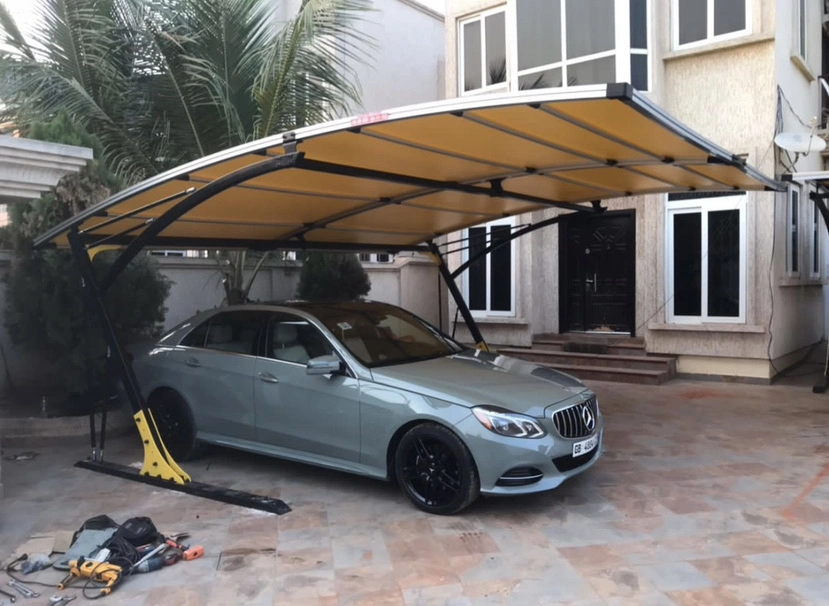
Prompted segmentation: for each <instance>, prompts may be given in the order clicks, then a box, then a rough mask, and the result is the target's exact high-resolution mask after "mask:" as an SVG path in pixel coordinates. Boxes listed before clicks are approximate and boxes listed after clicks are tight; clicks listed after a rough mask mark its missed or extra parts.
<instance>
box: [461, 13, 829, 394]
mask: <svg viewBox="0 0 829 606" xmlns="http://www.w3.org/2000/svg"><path fill="white" fill-rule="evenodd" d="M503 4H504V3H503V2H492V1H487V0H447V7H446V8H447V10H446V15H447V18H446V92H447V96H456V95H457V19H458V18H461V17H464V16H467V15H470V14H474V13H476V12H479V11H481V10H485V9H488V8H494V7H496V6H499V5H503ZM810 4H814V5H815V6H812V7H810V10H814V11H817V10H818V6H817V4H818V3H814V2H813V3H810ZM669 11H670V3H669V2H661V1H657V0H651V17H652V23H651V31H652V49H651V69H652V72H653V80H652V81H653V84H654V86H653V90H652V92H651V93H649V94H648V96H649V97H650V98H651V99H653V100H654V101H655V102H657V103H658V104H659V105H661V106H662V107H664V108H665V109H666V110H667V111H668V113H670V114H671V115H673V116H675V117H676V118H678V119H679V120H681V121H682V122H684V123H685V124H687V125H688V126H690V127H691V128H693V129H694V130H696V131H698V132H699V133H700V134H702V135H703V136H706V137H708V138H710V139H711V140H713V141H714V142H715V143H717V144H719V145H720V146H722V147H724V148H726V149H728V150H729V151H732V152H733V153H738V154H746V155H747V156H748V162H749V163H750V164H752V165H753V166H755V167H757V168H759V169H760V170H761V171H763V172H764V173H765V174H768V175H775V174H779V173H780V172H781V171H780V167H779V166H778V164H777V162H776V155H775V148H774V146H773V142H772V140H773V137H774V134H775V117H776V112H777V108H778V95H777V86H778V84H779V85H780V87H781V89H782V91H783V93H784V94H785V95H786V96H787V97H788V98H789V99H790V100H791V99H794V101H793V105H794V108H795V110H796V111H797V112H798V113H799V114H800V115H801V116H806V117H807V119H808V117H811V115H815V114H816V112H817V111H818V105H817V100H818V95H817V91H816V86H817V82H816V81H809V79H808V78H807V77H806V76H805V75H804V72H803V70H802V69H799V68H798V66H797V65H796V64H795V63H793V62H792V61H791V58H790V55H791V52H790V51H791V48H792V35H791V32H792V14H793V13H792V6H791V2H790V0H754V1H753V2H752V4H751V19H750V22H751V24H752V33H751V34H750V35H748V36H744V37H742V38H738V39H734V40H730V41H724V42H720V43H715V44H710V45H706V46H704V47H700V48H696V49H690V50H682V51H674V50H673V49H672V48H671V39H670V35H671V29H670V12H669ZM811 17H815V18H814V19H812V18H811ZM809 21H810V24H811V25H810V27H811V28H812V30H813V31H812V32H811V44H812V46H811V47H810V50H809V54H810V56H811V58H813V59H814V58H819V57H820V20H819V15H816V14H815V15H810V20H809ZM508 22H509V16H508ZM812 67H813V70H815V73H817V72H818V71H819V70H818V67H819V66H818V65H812ZM791 123H792V118H789V120H788V121H786V120H785V119H784V127H785V126H788V125H791ZM821 168H822V166H821V165H820V158H819V157H818V156H817V154H812V157H811V158H805V159H801V160H800V161H799V162H798V165H797V169H798V170H819V169H821ZM606 205H607V206H608V208H609V209H614V210H615V209H627V208H633V209H635V212H636V240H637V261H636V302H637V303H636V332H637V334H638V335H641V336H645V338H646V343H647V347H648V350H649V351H653V352H660V353H672V354H678V355H681V356H682V357H681V360H683V364H682V365H683V367H684V368H685V370H686V371H691V369H693V372H699V373H702V374H708V372H709V371H707V370H706V369H709V368H715V367H716V366H717V364H716V363H713V365H712V362H711V361H712V360H717V359H718V358H720V359H724V360H733V361H734V362H733V363H730V362H726V365H725V366H722V368H723V369H726V370H727V372H724V373H723V374H736V375H740V374H741V373H742V374H745V376H752V377H757V378H768V377H769V376H771V375H772V374H774V369H773V367H771V365H769V364H768V358H769V354H771V358H772V359H773V360H776V361H777V363H778V364H781V365H786V364H788V363H791V362H793V361H796V357H797V355H796V354H797V353H798V352H801V351H805V348H806V347H808V346H809V345H810V344H812V343H814V342H815V341H817V340H819V339H820V338H821V336H822V335H823V333H824V325H823V315H824V312H823V309H824V303H823V293H822V288H821V283H820V282H819V281H818V282H811V283H810V282H809V281H808V280H795V281H793V280H791V279H788V278H786V277H785V276H784V273H785V259H786V248H785V241H784V238H783V237H782V235H781V234H782V233H784V232H783V230H784V229H785V227H786V226H785V210H786V198H785V196H783V195H778V194H774V193H765V192H750V193H749V194H748V197H747V213H746V227H747V229H746V238H747V242H746V248H747V259H746V295H745V296H746V320H745V323H744V324H735V325H727V326H712V325H705V326H699V327H688V326H681V327H677V326H668V325H667V324H666V318H667V315H666V310H665V290H666V267H665V219H666V216H665V196H661V195H660V196H657V195H654V196H647V197H643V198H633V199H627V200H612V201H608V202H606ZM803 208H804V210H803V212H804V215H803V217H802V225H803V226H804V227H803V228H802V233H803V236H802V237H801V241H802V244H803V246H802V248H801V255H802V256H804V257H802V258H804V260H805V255H806V254H807V252H808V248H807V247H806V242H807V233H808V232H807V231H806V228H807V227H808V226H809V223H808V222H807V221H808V215H807V212H808V210H810V208H809V205H808V204H804V205H803ZM553 214H555V211H547V212H539V213H536V214H535V216H533V217H529V216H526V217H521V218H520V222H526V221H528V220H529V219H532V220H535V221H538V220H542V219H544V218H547V217H548V216H552V215H553ZM775 231H776V233H777V237H775ZM772 244H774V257H773V259H772V248H773V247H772ZM558 248H559V242H558V228H557V227H555V226H552V227H547V228H544V229H542V230H540V231H538V232H535V233H533V234H532V235H530V236H527V237H525V238H524V239H523V241H521V240H519V243H518V245H517V259H516V275H517V277H518V279H517V283H516V318H515V319H514V320H511V321H505V320H499V321H497V322H496V323H490V322H485V323H483V324H482V330H483V332H484V335H485V337H487V338H488V339H489V340H490V341H493V342H495V343H510V344H524V345H526V344H529V342H530V341H531V334H532V333H535V334H538V333H544V332H557V331H558V329H559V326H558V323H559V303H558V296H559V292H558V290H559V282H558ZM452 262H453V263H454V264H455V265H457V264H458V263H459V262H460V259H459V258H454V259H452ZM770 271H771V273H770ZM772 294H773V295H774V298H773V301H774V305H773V307H772ZM772 310H773V313H772ZM769 326H771V329H772V331H771V333H770V332H769ZM772 333H773V335H774V336H773V339H771V342H770V334H772ZM459 334H460V335H463V334H464V333H463V332H462V331H461V332H459ZM792 356H794V358H793V357H792ZM740 360H744V361H742V362H741V361H740Z"/></svg>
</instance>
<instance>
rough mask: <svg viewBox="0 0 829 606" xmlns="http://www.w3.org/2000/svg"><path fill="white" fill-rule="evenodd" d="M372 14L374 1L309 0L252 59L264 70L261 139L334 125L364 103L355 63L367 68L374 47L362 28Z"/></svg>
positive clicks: (259, 94) (258, 89) (258, 85)
mask: <svg viewBox="0 0 829 606" xmlns="http://www.w3.org/2000/svg"><path fill="white" fill-rule="evenodd" d="M370 9H371V3H370V1H369V0H304V1H303V3H302V5H301V7H300V9H299V12H298V13H297V14H296V16H295V17H294V18H293V19H292V20H291V21H289V22H288V23H287V24H285V26H284V27H283V28H282V29H281V30H280V31H279V32H277V33H276V34H275V35H274V36H273V41H272V42H271V43H270V44H262V45H261V46H260V47H259V49H258V50H257V51H256V52H254V53H251V55H250V59H249V60H251V61H257V62H259V63H260V65H261V67H260V69H259V72H258V75H257V77H256V82H255V84H254V89H253V94H254V98H255V99H256V101H257V103H258V105H259V108H258V109H259V113H258V116H257V120H256V122H255V125H254V135H255V136H256V137H263V136H266V135H269V134H273V133H276V132H280V131H285V130H290V129H293V128H296V127H298V126H304V125H306V124H309V123H313V122H318V121H322V120H326V119H330V118H332V117H334V116H336V115H338V114H340V113H343V112H345V111H347V110H348V109H349V108H350V107H351V106H352V104H358V103H359V102H360V89H359V86H358V85H356V84H355V83H354V82H355V81H356V75H355V73H354V67H353V61H355V60H360V61H362V62H368V61H369V60H370V59H369V52H370V49H371V46H372V43H371V39H370V38H369V37H368V36H366V35H365V34H363V33H361V32H360V28H359V27H357V23H358V22H359V21H360V20H361V18H362V17H363V15H364V14H365V13H366V12H368V11H369V10H370Z"/></svg>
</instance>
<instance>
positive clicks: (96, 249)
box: [86, 244, 121, 261]
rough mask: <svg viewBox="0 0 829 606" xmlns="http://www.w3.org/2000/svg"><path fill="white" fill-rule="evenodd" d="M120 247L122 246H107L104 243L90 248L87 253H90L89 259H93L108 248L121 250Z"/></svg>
mask: <svg viewBox="0 0 829 606" xmlns="http://www.w3.org/2000/svg"><path fill="white" fill-rule="evenodd" d="M120 248H121V247H120V246H107V245H103V244H102V245H101V246H94V247H92V248H90V249H89V250H87V251H86V254H88V255H89V260H90V261H92V260H93V259H94V258H95V255H97V254H98V253H102V252H107V251H108V250H119V249H120Z"/></svg>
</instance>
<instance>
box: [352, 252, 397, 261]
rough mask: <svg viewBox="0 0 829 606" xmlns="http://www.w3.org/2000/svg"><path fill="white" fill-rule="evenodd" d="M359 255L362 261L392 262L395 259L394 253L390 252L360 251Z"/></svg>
mask: <svg viewBox="0 0 829 606" xmlns="http://www.w3.org/2000/svg"><path fill="white" fill-rule="evenodd" d="M359 257H360V261H361V262H362V263H391V262H392V261H394V255H392V254H390V253H360V254H359Z"/></svg>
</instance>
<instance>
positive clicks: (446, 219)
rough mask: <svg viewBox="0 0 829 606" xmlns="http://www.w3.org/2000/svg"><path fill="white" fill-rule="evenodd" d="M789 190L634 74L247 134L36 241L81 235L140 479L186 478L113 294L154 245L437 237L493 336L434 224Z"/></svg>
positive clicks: (66, 241) (401, 243) (351, 243)
mask: <svg viewBox="0 0 829 606" xmlns="http://www.w3.org/2000/svg"><path fill="white" fill-rule="evenodd" d="M783 188H784V185H783V184H782V183H778V182H776V181H774V180H772V179H769V178H767V177H765V176H763V175H762V174H760V173H759V172H758V171H756V170H755V169H753V168H750V167H749V166H747V165H746V163H745V162H744V161H743V160H742V159H741V158H740V157H738V156H736V155H734V154H731V153H729V152H728V151H726V150H724V149H722V148H720V147H718V146H717V145H715V144H714V143H712V142H711V141H708V140H706V139H705V138H703V137H701V136H700V135H698V134H696V133H694V132H692V131H691V130H690V129H689V128H687V127H686V126H684V125H682V124H681V123H680V122H678V121H677V120H675V119H673V118H672V117H670V116H669V115H667V114H666V113H665V112H664V111H662V110H661V109H660V108H659V107H658V106H656V105H655V104H653V103H652V102H650V101H649V100H648V99H647V98H645V97H644V96H642V95H641V94H639V93H638V92H636V91H634V90H633V88H632V87H631V86H630V85H629V84H609V85H602V86H592V87H581V88H578V89H558V90H547V91H542V92H538V91H525V92H519V93H514V94H507V95H487V96H476V97H472V98H469V99H455V100H450V101H441V102H437V103H431V104H426V105H420V106H413V107H408V108H402V109H397V110H390V111H388V112H381V113H376V114H370V115H364V116H358V117H356V118H347V119H343V120H338V121H334V122H329V123H326V124H321V125H318V126H309V127H307V128H302V129H298V130H296V131H294V132H288V133H283V134H280V135H275V136H272V137H268V138H266V139H262V140H259V141H254V142H251V143H246V144H244V145H240V146H238V147H234V148H233V149H229V150H226V151H223V152H219V153H216V154H213V155H211V156H208V157H205V158H202V159H200V160H196V161H194V162H190V163H189V164H185V165H183V166H180V167H178V168H176V169H173V170H170V171H168V172H166V173H163V174H160V175H158V176H156V177H153V178H151V179H148V180H146V181H144V182H142V183H139V184H137V185H135V186H133V187H130V188H129V189H126V190H124V191H122V192H120V193H118V194H116V195H114V196H112V197H111V198H109V199H107V200H105V201H103V202H101V203H100V204H97V205H95V206H93V207H91V208H89V209H87V210H85V211H84V212H82V213H79V214H78V215H76V216H74V217H72V218H70V219H69V220H67V221H65V222H64V223H62V224H61V225H59V226H57V227H56V228H54V229H52V230H51V231H49V232H48V233H46V234H44V235H43V236H41V237H40V238H38V239H37V240H36V241H35V246H36V247H40V248H43V247H47V246H59V247H63V246H70V247H71V249H72V252H73V254H74V256H75V259H76V261H77V262H78V266H79V269H80V272H81V276H82V277H83V292H84V295H85V296H86V298H87V302H88V304H89V305H90V306H91V307H92V308H93V309H94V310H95V311H96V313H97V316H98V319H99V320H100V323H101V325H102V327H103V329H104V332H105V334H106V337H107V341H108V344H109V347H110V352H111V355H112V356H114V358H115V359H116V363H117V364H116V366H117V368H118V371H119V373H120V377H121V380H122V382H123V384H124V388H125V390H126V392H127V396H128V397H129V400H130V403H131V405H132V408H133V412H134V419H135V422H136V425H137V427H138V430H139V433H140V435H141V438H142V442H143V443H144V464H143V466H142V468H141V471H140V473H139V477H142V478H143V477H150V478H155V479H160V480H165V481H171V482H174V483H176V484H179V485H185V484H189V483H190V476H189V475H187V474H186V473H185V472H184V470H182V469H181V467H180V466H179V465H178V463H177V462H176V461H175V460H174V459H173V458H172V457H171V456H170V454H169V452H167V450H166V447H165V445H164V442H163V440H162V439H161V437H160V434H159V431H158V427H157V426H156V422H155V419H154V418H153V415H152V412H151V411H150V410H149V409H148V408H147V403H146V401H145V399H144V396H143V395H142V393H141V389H140V387H139V385H138V381H137V378H136V377H135V374H134V372H133V370H132V367H131V365H130V364H129V363H128V361H127V359H126V356H125V354H124V350H123V348H122V347H121V344H120V343H119V341H118V338H117V335H116V333H115V330H114V329H113V326H112V324H111V322H110V320H109V316H108V314H107V310H106V307H105V305H104V302H103V297H102V295H103V294H104V292H105V291H106V290H107V289H108V288H109V286H111V284H112V282H113V281H114V280H115V279H116V278H117V276H118V275H119V274H120V272H121V271H122V270H123V269H124V268H125V267H126V265H127V264H128V263H129V262H130V260H131V259H133V258H135V256H136V255H137V254H139V253H140V251H141V250H143V249H144V248H148V247H161V248H196V249H216V248H244V249H259V250H274V249H283V250H284V249H288V250H291V249H338V250H384V251H389V252H395V251H401V250H424V251H430V252H431V253H432V254H433V255H434V257H435V258H436V261H437V263H438V268H439V270H440V272H441V275H442V276H443V277H444V279H445V280H446V283H447V287H448V288H449V290H450V293H451V294H452V297H453V298H454V299H455V301H456V303H457V305H458V309H459V311H460V312H461V313H462V314H463V317H464V320H465V321H466V323H467V325H468V326H469V329H470V332H471V333H472V336H473V337H474V338H475V341H476V343H478V345H479V347H482V348H486V343H485V342H484V341H483V337H482V335H481V334H480V331H479V330H478V328H477V326H476V324H475V320H474V318H473V316H472V314H471V312H470V311H469V308H468V306H467V305H466V303H465V301H464V299H463V296H462V295H461V293H460V290H459V289H458V286H457V284H456V283H455V281H454V278H453V276H452V275H451V274H450V273H449V270H448V268H447V267H446V264H445V262H443V259H442V256H441V254H440V251H439V249H438V247H437V245H436V243H435V240H436V239H437V238H438V237H440V236H442V235H445V234H448V233H451V232H455V231H458V230H461V229H463V228H465V227H469V226H472V225H477V224H480V223H483V222H486V221H489V220H493V219H497V218H500V217H509V216H513V215H519V214H523V213H527V212H531V211H537V210H542V209H546V208H559V209H564V210H567V211H569V212H570V213H583V212H588V213H589V212H597V211H599V210H601V209H600V207H599V205H598V204H591V203H595V202H597V201H600V200H603V199H608V198H619V197H624V196H631V195H638V194H651V193H670V192H688V191H700V192H705V191H724V190H725V191H728V190H740V191H744V190H763V189H766V190H781V189H783ZM560 216H566V213H562V215H560ZM558 218H559V216H557V217H552V218H550V219H546V220H544V221H541V222H539V223H536V224H535V225H534V226H531V227H530V228H526V229H524V230H520V231H519V232H516V233H515V234H512V235H511V236H510V238H514V237H518V236H519V235H521V234H522V233H526V231H527V230H528V229H535V228H538V227H541V226H543V225H545V224H547V225H549V224H551V223H552V222H553V221H555V220H558ZM500 243H502V242H501V241H500V240H499V243H496V244H494V245H490V247H488V249H489V248H492V246H496V245H499V244H500ZM107 246H114V247H124V250H123V251H121V252H120V253H119V254H118V256H117V258H116V260H115V261H114V263H113V265H112V266H111V268H110V269H109V272H108V274H107V276H106V278H105V279H104V280H103V281H101V282H99V281H98V277H97V276H96V272H95V270H94V268H93V266H92V260H91V259H92V256H93V255H94V253H95V251H96V250H101V249H102V248H104V247H107ZM485 250H486V249H485ZM92 426H93V435H92V443H93V460H94V461H95V465H96V466H97V468H98V469H99V470H101V471H106V472H107V473H115V474H116V475H121V476H122V477H124V474H126V473H127V470H124V469H120V468H114V467H112V466H109V467H107V466H105V465H104V463H103V455H102V451H98V449H97V447H96V445H95V435H94V423H93V424H92ZM101 444H102V445H103V436H102V438H101ZM194 490H196V492H198V493H199V494H202V495H203V496H210V498H219V497H217V496H216V495H217V494H220V495H224V496H223V497H222V498H225V497H226V498H236V496H237V495H233V494H230V495H228V494H225V493H224V492H222V491H221V490H217V489H214V488H212V487H201V488H198V487H197V488H196V489H194ZM231 492H232V491H231ZM249 500H251V499H249ZM252 501H253V502H259V501H261V498H260V497H255V496H254V497H253V498H252Z"/></svg>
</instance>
